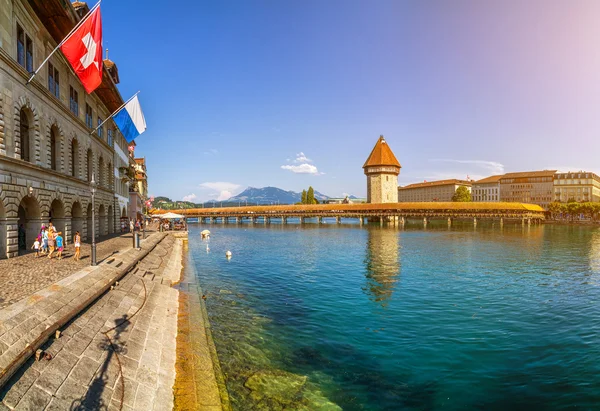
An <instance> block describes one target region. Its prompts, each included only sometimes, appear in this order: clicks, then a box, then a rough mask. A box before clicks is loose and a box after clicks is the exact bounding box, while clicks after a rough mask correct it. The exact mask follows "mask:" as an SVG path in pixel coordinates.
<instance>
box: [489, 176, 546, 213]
mask: <svg viewBox="0 0 600 411" xmlns="http://www.w3.org/2000/svg"><path fill="white" fill-rule="evenodd" d="M555 173H556V170H543V171H523V172H518V173H507V174H504V175H503V176H502V177H501V178H500V200H501V201H505V202H511V203H530V204H538V205H540V206H542V207H544V208H546V209H547V208H548V204H550V203H551V202H552V201H553V200H554V194H553V193H554V174H555Z"/></svg>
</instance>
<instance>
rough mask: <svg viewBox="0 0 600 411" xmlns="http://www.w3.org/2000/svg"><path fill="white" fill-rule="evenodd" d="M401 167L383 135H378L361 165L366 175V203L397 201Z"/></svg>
mask: <svg viewBox="0 0 600 411" xmlns="http://www.w3.org/2000/svg"><path fill="white" fill-rule="evenodd" d="M401 167H402V166H401V165H400V163H399V162H398V160H397V159H396V156H394V153H392V150H391V149H390V147H389V146H388V145H387V143H386V141H385V139H384V138H383V136H379V140H377V143H376V144H375V147H373V151H371V154H370V155H369V158H368V159H367V161H366V162H365V165H363V169H364V170H365V175H366V176H367V202H368V203H397V202H398V175H399V174H400V168H401Z"/></svg>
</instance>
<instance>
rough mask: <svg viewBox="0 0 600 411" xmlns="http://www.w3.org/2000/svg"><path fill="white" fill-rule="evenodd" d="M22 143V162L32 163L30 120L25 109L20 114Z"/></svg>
mask: <svg viewBox="0 0 600 411" xmlns="http://www.w3.org/2000/svg"><path fill="white" fill-rule="evenodd" d="M19 134H20V143H21V160H25V161H31V160H30V156H29V118H28V117H27V113H26V112H25V109H21V113H20V130H19Z"/></svg>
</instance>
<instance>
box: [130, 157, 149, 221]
mask: <svg viewBox="0 0 600 411" xmlns="http://www.w3.org/2000/svg"><path fill="white" fill-rule="evenodd" d="M132 154H133V151H132ZM133 167H134V173H135V177H134V181H133V185H132V186H131V187H130V188H129V218H131V219H133V220H139V219H142V216H143V214H144V204H145V202H146V200H147V199H148V174H147V172H146V158H145V157H142V158H135V159H134V166H133Z"/></svg>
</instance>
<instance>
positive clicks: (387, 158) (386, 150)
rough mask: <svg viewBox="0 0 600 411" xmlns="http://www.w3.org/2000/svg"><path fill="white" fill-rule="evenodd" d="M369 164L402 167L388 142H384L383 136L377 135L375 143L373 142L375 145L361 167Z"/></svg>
mask: <svg viewBox="0 0 600 411" xmlns="http://www.w3.org/2000/svg"><path fill="white" fill-rule="evenodd" d="M371 166H396V167H402V166H401V165H400V163H399V162H398V160H397V159H396V156H395V155H394V153H393V152H392V149H391V148H390V146H388V144H387V143H386V142H385V139H384V138H383V136H379V140H377V143H375V147H373V150H372V151H371V154H370V155H369V158H367V161H366V162H365V165H364V166H363V168H365V167H371Z"/></svg>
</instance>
